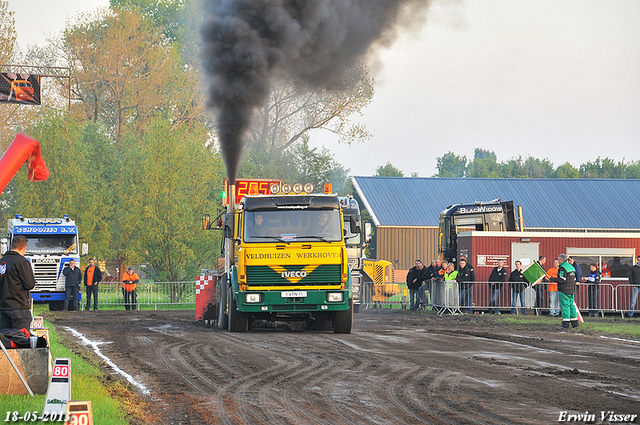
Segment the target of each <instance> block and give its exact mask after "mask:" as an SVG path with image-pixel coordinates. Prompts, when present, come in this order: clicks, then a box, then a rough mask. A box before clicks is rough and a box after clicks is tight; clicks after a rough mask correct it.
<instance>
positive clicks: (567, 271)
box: [552, 254, 580, 329]
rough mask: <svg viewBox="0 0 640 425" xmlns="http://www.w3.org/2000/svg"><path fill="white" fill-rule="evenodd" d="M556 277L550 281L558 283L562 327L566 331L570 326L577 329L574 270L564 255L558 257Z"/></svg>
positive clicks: (578, 323)
mask: <svg viewBox="0 0 640 425" xmlns="http://www.w3.org/2000/svg"><path fill="white" fill-rule="evenodd" d="M558 262H559V263H560V267H559V268H558V277H557V278H554V279H552V280H554V281H556V282H558V297H559V300H560V312H561V314H562V327H563V328H565V329H567V328H569V327H570V326H573V327H574V328H577V327H578V326H580V322H578V313H577V311H576V304H575V300H574V297H575V293H576V269H575V268H574V267H573V266H572V265H571V264H570V263H569V262H568V261H567V256H566V255H565V254H560V255H558Z"/></svg>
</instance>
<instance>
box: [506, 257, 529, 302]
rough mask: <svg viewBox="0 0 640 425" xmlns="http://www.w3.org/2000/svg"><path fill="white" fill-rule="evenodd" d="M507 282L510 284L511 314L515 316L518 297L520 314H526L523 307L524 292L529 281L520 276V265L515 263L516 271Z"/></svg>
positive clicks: (518, 262)
mask: <svg viewBox="0 0 640 425" xmlns="http://www.w3.org/2000/svg"><path fill="white" fill-rule="evenodd" d="M509 282H511V314H516V313H517V311H516V301H517V300H518V296H519V297H520V309H521V311H522V314H527V311H526V310H525V307H524V290H525V288H526V287H527V286H528V284H529V281H528V280H527V278H526V277H524V275H523V274H522V263H521V262H520V261H516V269H515V270H514V271H512V272H511V275H509Z"/></svg>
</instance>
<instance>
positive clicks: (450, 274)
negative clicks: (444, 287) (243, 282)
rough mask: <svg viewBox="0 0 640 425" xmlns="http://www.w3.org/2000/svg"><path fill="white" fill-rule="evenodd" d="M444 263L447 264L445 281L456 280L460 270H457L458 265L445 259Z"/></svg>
mask: <svg viewBox="0 0 640 425" xmlns="http://www.w3.org/2000/svg"><path fill="white" fill-rule="evenodd" d="M442 264H443V265H445V264H446V265H447V271H446V272H445V273H444V276H443V277H444V281H445V282H455V281H456V278H457V277H458V271H457V270H456V266H455V264H453V263H450V262H448V261H445V262H443V263H442Z"/></svg>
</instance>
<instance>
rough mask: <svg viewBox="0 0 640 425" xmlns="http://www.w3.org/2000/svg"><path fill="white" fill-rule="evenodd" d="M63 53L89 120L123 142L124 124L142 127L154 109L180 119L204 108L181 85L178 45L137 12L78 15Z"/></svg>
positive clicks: (65, 34)
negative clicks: (186, 112)
mask: <svg viewBox="0 0 640 425" xmlns="http://www.w3.org/2000/svg"><path fill="white" fill-rule="evenodd" d="M62 49H63V51H62V54H63V55H64V56H65V57H66V58H67V61H68V63H69V64H70V66H71V67H72V69H73V71H72V75H73V76H74V79H73V92H74V93H73V95H74V97H76V98H77V99H79V100H80V105H81V107H82V109H83V111H84V113H85V116H86V117H87V119H91V120H93V121H96V122H97V121H101V122H103V123H104V124H105V125H106V126H107V128H109V130H110V134H111V136H112V137H113V139H114V140H116V141H119V140H120V138H121V137H122V134H123V132H124V129H125V125H126V124H128V123H131V124H132V125H135V126H136V127H137V128H138V129H140V128H143V127H144V126H145V125H146V124H147V123H148V121H149V119H150V117H151V115H152V113H153V112H155V111H165V112H169V113H173V114H174V115H177V116H179V115H181V114H182V113H183V110H184V109H189V108H193V107H195V108H200V109H202V105H201V103H200V104H199V103H198V102H196V105H193V104H192V102H190V99H191V97H192V93H197V90H196V87H197V85H196V83H195V81H196V80H195V79H194V78H192V79H191V84H192V85H191V86H187V87H186V88H185V87H184V86H179V85H178V84H174V82H176V81H180V72H179V69H180V66H179V60H178V55H177V51H176V49H175V47H174V46H173V45H172V44H171V43H170V42H168V41H167V39H166V38H164V36H163V35H162V32H161V30H160V29H158V28H156V27H154V26H153V25H152V23H151V22H150V21H149V20H146V19H144V18H143V16H142V15H140V13H139V12H137V11H135V10H120V9H114V10H112V11H102V12H98V13H97V15H95V16H93V15H89V14H85V15H80V17H79V18H78V20H77V22H76V23H75V24H74V25H71V26H69V27H67V28H66V29H65V31H64V32H63V45H62Z"/></svg>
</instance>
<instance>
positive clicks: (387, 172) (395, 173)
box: [374, 162, 404, 177]
mask: <svg viewBox="0 0 640 425" xmlns="http://www.w3.org/2000/svg"><path fill="white" fill-rule="evenodd" d="M374 176H377V177H404V173H403V172H402V171H400V170H399V169H397V168H396V167H394V166H393V165H391V163H390V162H387V163H386V165H381V166H380V167H378V168H376V173H375V174H374Z"/></svg>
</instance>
